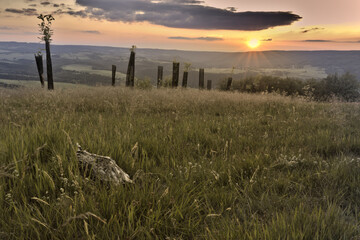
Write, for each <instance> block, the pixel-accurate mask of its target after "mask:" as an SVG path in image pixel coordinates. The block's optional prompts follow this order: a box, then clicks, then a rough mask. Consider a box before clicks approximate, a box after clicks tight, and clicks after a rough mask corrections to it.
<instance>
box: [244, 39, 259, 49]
mask: <svg viewBox="0 0 360 240" xmlns="http://www.w3.org/2000/svg"><path fill="white" fill-rule="evenodd" d="M246 44H247V45H248V46H249V47H250V48H257V47H258V46H259V45H260V41H259V40H257V39H251V40H250V41H248V42H247V43H246Z"/></svg>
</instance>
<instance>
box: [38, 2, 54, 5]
mask: <svg viewBox="0 0 360 240" xmlns="http://www.w3.org/2000/svg"><path fill="white" fill-rule="evenodd" d="M40 4H41V5H43V6H47V5H50V4H51V3H50V2H41V3H40Z"/></svg>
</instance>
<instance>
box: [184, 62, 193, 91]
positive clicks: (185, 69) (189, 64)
mask: <svg viewBox="0 0 360 240" xmlns="http://www.w3.org/2000/svg"><path fill="white" fill-rule="evenodd" d="M184 64H185V66H184V75H183V81H182V87H183V88H187V82H188V77H189V70H190V67H191V63H184Z"/></svg>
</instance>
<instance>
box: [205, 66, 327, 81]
mask: <svg viewBox="0 0 360 240" xmlns="http://www.w3.org/2000/svg"><path fill="white" fill-rule="evenodd" d="M206 72H207V73H215V74H231V73H233V74H246V73H248V72H251V73H252V74H254V73H257V74H259V75H266V76H277V77H290V78H299V79H305V80H306V79H311V78H314V79H322V78H326V77H327V75H328V74H326V72H325V69H322V68H318V67H312V66H305V67H303V68H234V69H232V68H207V69H206Z"/></svg>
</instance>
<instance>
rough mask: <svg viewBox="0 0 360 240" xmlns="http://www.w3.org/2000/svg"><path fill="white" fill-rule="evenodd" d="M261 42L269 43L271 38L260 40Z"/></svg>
mask: <svg viewBox="0 0 360 240" xmlns="http://www.w3.org/2000/svg"><path fill="white" fill-rule="evenodd" d="M261 41H262V42H271V41H272V38H267V39H262V40H261Z"/></svg>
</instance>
